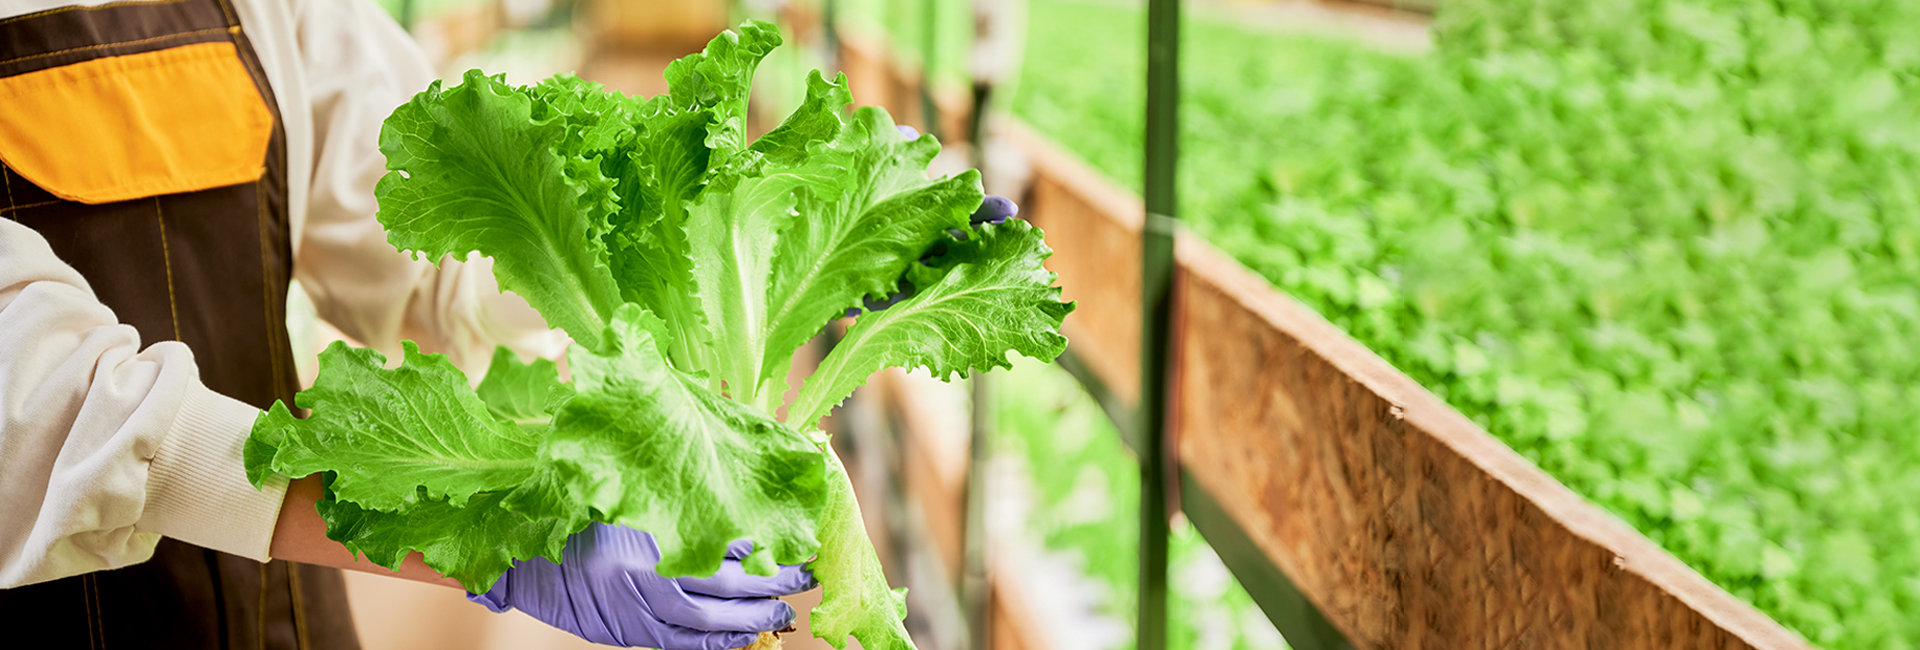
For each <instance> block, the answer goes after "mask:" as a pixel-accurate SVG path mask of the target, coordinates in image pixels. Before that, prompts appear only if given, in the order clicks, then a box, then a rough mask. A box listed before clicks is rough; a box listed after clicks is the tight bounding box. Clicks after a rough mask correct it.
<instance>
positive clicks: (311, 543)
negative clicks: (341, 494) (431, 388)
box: [268, 476, 460, 588]
mask: <svg viewBox="0 0 1920 650" xmlns="http://www.w3.org/2000/svg"><path fill="white" fill-rule="evenodd" d="M320 491H321V488H320V477H319V476H309V477H306V478H303V479H298V480H295V481H293V482H292V483H289V484H288V485H287V500H286V501H285V502H284V503H282V504H281V505H280V521H279V523H277V524H275V525H274V527H273V547H272V549H270V550H269V551H268V553H270V554H272V555H273V557H274V559H278V560H287V561H289V562H300V563H302V564H317V565H320V566H330V567H334V568H339V569H348V570H352V571H363V572H366V573H373V574H378V575H383V576H393V577H399V578H405V579H407V580H416V581H419V582H431V583H434V584H439V585H446V586H449V587H455V588H458V587H459V586H460V583H459V582H458V581H455V580H454V579H453V578H449V577H446V576H443V575H440V572H438V571H434V570H433V569H432V568H429V567H428V566H427V563H426V562H425V561H423V560H422V559H421V558H420V554H419V553H412V554H409V555H408V556H407V559H406V561H405V562H403V563H401V565H400V571H399V572H394V571H392V570H390V569H388V568H386V567H383V566H380V565H378V564H374V563H372V562H368V561H366V560H365V559H355V558H354V554H353V551H349V550H347V547H345V546H341V545H340V543H339V542H336V541H333V540H331V539H327V523H326V522H325V521H324V520H322V519H320V513H319V512H318V511H316V510H314V508H313V504H314V502H316V501H319V500H320Z"/></svg>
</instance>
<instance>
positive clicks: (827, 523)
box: [807, 452, 913, 650]
mask: <svg viewBox="0 0 1920 650" xmlns="http://www.w3.org/2000/svg"><path fill="white" fill-rule="evenodd" d="M829 455H831V452H829ZM829 481H830V482H831V488H830V490H829V493H828V499H829V504H830V505H829V506H828V508H827V516H826V519H825V520H823V521H821V522H820V559H817V560H814V561H813V562H812V563H811V564H808V565H807V569H808V570H810V571H812V572H813V577H814V579H816V580H819V581H820V587H821V593H820V604H819V605H815V606H814V608H813V615H812V616H811V617H810V618H809V619H808V620H807V627H808V628H809V629H810V630H811V631H812V632H813V635H814V636H815V637H818V638H820V639H822V640H825V641H826V642H827V645H831V646H833V647H835V648H845V647H847V636H848V635H853V638H856V639H859V640H860V647H861V648H865V649H868V650H906V649H909V648H912V647H913V639H912V638H910V637H908V636H907V629H906V627H905V626H904V625H902V624H901V621H903V620H905V619H906V617H907V590H905V589H892V588H890V587H888V586H887V575H886V573H885V572H884V571H883V570H882V569H881V567H880V557H879V556H878V555H876V554H875V553H874V550H873V540H871V539H868V538H867V528H866V524H865V523H863V521H864V520H862V519H861V517H860V501H859V500H858V499H855V498H854V494H853V480H852V479H850V478H848V476H847V468H846V466H844V465H842V464H840V459H839V457H837V456H835V457H833V476H832V477H831V478H830V479H829Z"/></svg>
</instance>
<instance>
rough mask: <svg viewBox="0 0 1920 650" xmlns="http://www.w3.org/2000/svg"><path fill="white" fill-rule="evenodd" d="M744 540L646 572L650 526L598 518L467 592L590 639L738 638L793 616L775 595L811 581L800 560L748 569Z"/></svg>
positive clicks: (726, 641)
mask: <svg viewBox="0 0 1920 650" xmlns="http://www.w3.org/2000/svg"><path fill="white" fill-rule="evenodd" d="M752 550H753V544H752V542H748V541H745V540H742V541H739V542H734V543H733V545H732V546H730V547H728V549H727V559H726V560H725V561H724V562H723V563H722V564H721V565H720V571H719V572H717V573H715V574H713V575H712V576H710V577H706V578H663V577H660V574H657V573H654V572H653V566H654V565H655V564H657V563H659V561H660V547H659V546H658V545H657V544H655V543H654V540H653V535H650V534H648V533H644V532H641V531H637V530H633V529H630V528H621V527H619V526H609V525H606V524H599V523H596V524H593V525H592V526H589V527H588V528H587V529H586V530H583V531H580V532H579V533H576V534H574V535H573V537H571V538H569V539H568V540H567V548H566V552H565V554H564V555H563V557H564V558H565V560H564V561H563V562H561V563H560V564H554V563H553V562H550V561H548V560H546V559H544V558H542V559H533V560H528V561H524V562H518V563H515V564H514V567H513V568H512V569H508V570H507V572H506V574H504V575H502V576H500V580H499V581H498V582H495V583H493V588H492V589H489V590H487V593H484V594H468V595H467V600H471V601H473V602H476V603H480V604H482V605H486V606H487V609H490V610H493V611H494V612H504V611H507V610H509V609H518V610H520V611H523V612H526V613H527V615H528V616H532V617H534V618H536V619H539V620H540V621H541V622H543V623H546V624H548V625H552V626H554V627H557V628H560V629H562V630H566V631H568V632H571V633H573V634H574V635H575V636H578V637H580V638H583V639H586V640H588V641H592V642H594V643H604V644H608V645H616V646H626V647H647V648H661V649H662V650H728V649H730V648H744V647H746V646H748V645H751V644H752V643H753V641H754V637H755V636H757V634H758V633H759V632H771V631H774V630H779V629H782V628H785V627H787V626H789V625H792V624H793V619H794V611H793V607H791V606H789V605H787V604H786V603H784V602H780V601H778V600H775V599H774V598H773V597H775V596H785V595H787V594H795V593H799V592H802V591H806V590H808V589H812V588H813V587H814V585H815V584H816V583H815V582H814V580H813V575H812V574H811V573H808V572H807V571H806V570H805V569H803V568H801V567H800V566H799V565H791V566H781V567H780V570H779V571H778V572H776V573H775V574H774V575H773V576H771V577H763V576H756V575H751V574H748V573H747V572H746V571H745V570H744V569H742V568H741V566H740V559H739V558H743V557H746V556H747V554H748V553H750V552H752Z"/></svg>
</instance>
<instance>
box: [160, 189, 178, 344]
mask: <svg viewBox="0 0 1920 650" xmlns="http://www.w3.org/2000/svg"><path fill="white" fill-rule="evenodd" d="M153 218H154V219H157V220H159V221H160V265H161V266H164V267H166V269H167V311H168V312H170V313H172V314H173V340H175V341H184V340H186V339H182V338H180V307H179V306H178V305H176V304H174V301H173V253H172V252H170V251H169V250H168V248H167V217H166V213H164V212H162V211H161V210H160V197H157V196H156V197H153Z"/></svg>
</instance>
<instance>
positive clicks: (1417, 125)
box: [1016, 0, 1920, 648]
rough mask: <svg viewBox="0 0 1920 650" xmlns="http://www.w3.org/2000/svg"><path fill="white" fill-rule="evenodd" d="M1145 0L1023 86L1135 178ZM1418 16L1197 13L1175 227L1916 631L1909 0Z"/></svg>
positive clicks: (1533, 0) (1584, 464)
mask: <svg viewBox="0 0 1920 650" xmlns="http://www.w3.org/2000/svg"><path fill="white" fill-rule="evenodd" d="M1142 20H1143V19H1142V16H1141V14H1140V12H1139V10H1138V8H1137V7H1132V6H1128V5H1118V4H1112V3H1100V4H1094V3H1073V2H1062V1H1060V0H1036V1H1035V2H1034V4H1033V9H1032V17H1031V21H1032V22H1031V24H1032V27H1031V30H1030V37H1029V41H1028V52H1027V57H1026V64H1025V65H1026V69H1025V72H1024V76H1025V78H1026V82H1025V84H1024V86H1023V87H1022V89H1021V96H1020V97H1019V98H1018V99H1017V102H1016V111H1017V112H1018V114H1020V115H1021V116H1022V117H1023V118H1025V119H1026V120H1028V121H1030V122H1031V123H1033V124H1034V125H1035V126H1037V127H1038V128H1039V129H1040V130H1042V131H1043V132H1046V133H1048V134H1050V135H1051V136H1052V137H1054V138H1056V139H1058V140H1060V141H1061V142H1062V143H1064V144H1066V145H1067V146H1068V147H1070V148H1072V149H1074V150H1075V151H1077V152H1079V153H1080V154H1081V155H1083V156H1085V157H1086V158H1088V159H1089V160H1090V161H1091V162H1092V163H1093V164H1095V165H1096V166H1098V167H1099V168H1101V169H1103V170H1105V171H1106V172H1108V173H1109V174H1112V175H1113V176H1114V177H1115V178H1117V179H1119V180H1120V181H1122V182H1124V183H1128V184H1130V185H1133V186H1135V187H1137V186H1138V184H1139V178H1140V162H1139V161H1140V155H1141V154H1140V149H1139V142H1140V133H1141V126H1140V125H1141V113H1142V110H1143V109H1142V108H1141V107H1142V106H1143V102H1142V99H1141V79H1142V72H1143V65H1142V54H1141V52H1142V49H1141V45H1142V44H1141V40H1142V34H1143V31H1144V28H1143V22H1142ZM1434 33H1435V40H1436V42H1437V50H1436V51H1434V52H1432V53H1429V54H1426V55H1422V56H1417V57H1412V56H1395V55H1388V54H1383V53H1380V52H1376V51H1371V50H1369V49H1368V48H1366V47H1363V46H1360V45H1358V44H1354V43H1350V42H1344V41H1339V40H1333V39H1328V38H1320V37H1311V36H1304V35H1299V34H1286V33H1277V32H1270V31H1261V30H1258V29H1249V28H1247V27H1245V26H1241V25H1233V24H1227V23H1225V22H1222V21H1217V20H1208V19H1205V18H1204V17H1200V18H1197V19H1194V20H1191V21H1189V23H1188V26H1187V33H1186V35H1185V36H1186V38H1185V41H1184V44H1183V48H1184V50H1183V57H1184V60H1183V62H1182V65H1183V74H1184V77H1183V82H1184V91H1185V93H1186V94H1185V96H1184V98H1183V103H1182V108H1181V110H1182V113H1181V118H1182V120H1183V123H1182V129H1183V131H1182V135H1181V147H1182V152H1181V153H1182V159H1181V165H1182V169H1181V186H1180V192H1181V197H1180V201H1181V210H1182V216H1183V217H1184V218H1185V219H1187V220H1188V221H1189V222H1190V223H1191V224H1192V225H1193V227H1194V229H1195V230H1196V231H1198V232H1200V233H1202V234H1204V235H1206V236H1207V237H1208V238H1209V239H1211V240H1212V241H1213V242H1214V243H1215V244H1216V245H1219V246H1221V247H1222V248H1224V249H1226V250H1227V251H1228V252H1230V253H1231V254H1233V255H1234V256H1236V257H1237V258H1239V259H1240V260H1241V261H1243V262H1244V263H1246V264H1247V265H1249V266H1250V267H1252V268H1254V269H1255V270H1257V271H1258V272H1260V273H1261V274H1263V275H1265V276H1266V277H1267V278H1268V279H1269V280H1271V281H1272V282H1273V283H1274V284H1275V285H1276V286H1278V287H1279V288H1280V289H1282V290H1284V291H1286V292H1287V293H1289V294H1291V295H1292V296H1294V297H1295V298H1297V299H1299V300H1301V301H1302V302H1304V303H1306V304H1307V305H1309V306H1311V307H1312V308H1313V309H1315V310H1317V311H1318V312H1320V313H1321V314H1322V315H1324V316H1325V317H1326V318H1328V319H1329V320H1331V321H1332V322H1333V323H1335V324H1336V325H1338V326H1340V327H1341V328H1343V329H1344V330H1345V331H1347V332H1348V333H1350V334H1352V335H1353V336H1354V337H1355V338H1357V339H1359V340H1360V341H1362V342H1363V343H1365V344H1367V345H1368V346H1369V347H1371V348H1372V349H1373V350H1375V351H1376V352H1378V353H1379V354H1380V355H1381V356H1383V357H1385V358H1386V359H1387V360H1388V361H1391V362H1392V363H1393V364H1394V365H1395V366H1397V367H1399V368H1400V369H1402V370H1403V371H1405V372H1407V373H1408V374H1410V375H1412V376H1413V377H1414V378H1415V379H1417V380H1419V381H1420V382H1421V383H1422V384H1424V385H1426V386H1427V387H1428V388H1430V389H1432V390H1433V391H1434V392H1435V393H1437V394H1439V395H1440V396H1441V397H1442V398H1444V399H1446V400H1447V401H1448V402H1449V403H1450V404H1452V405H1454V406H1455V407H1457V408H1459V409H1460V410H1461V411H1462V412H1464V413H1466V414H1467V415H1469V416H1470V417H1472V418H1473V419H1474V420H1476V421H1478V422H1479V423H1480V424H1482V425H1483V426H1485V427H1486V428H1487V429H1488V430H1489V431H1491V432H1492V433H1493V434H1494V435H1495V436H1497V437H1499V438H1500V439H1501V440H1503V441H1505V442H1507V443H1508V444H1509V445H1511V446H1513V448H1514V449H1516V450H1518V451H1519V452H1520V453H1522V454H1523V455H1525V456H1526V457H1527V458H1529V459H1531V460H1533V461H1534V462H1536V463H1538V464H1539V465H1540V466H1541V467H1543V468H1544V469H1546V470H1547V471H1548V472H1550V473H1552V474H1553V475H1554V476H1556V477H1557V478H1559V479H1560V480H1561V481H1563V482H1564V483H1566V484H1567V485H1569V486H1571V487H1572V488H1573V489H1574V490H1576V491H1578V492H1580V493H1581V494H1583V495H1585V496H1587V497H1588V498H1590V499H1593V500H1594V501H1596V502H1598V503H1600V504H1601V505H1603V506H1605V507H1607V508H1608V509H1610V510H1611V511H1613V512H1614V513H1617V514H1618V515H1619V516H1621V517H1622V518H1624V519H1625V520H1626V521H1628V522H1629V523H1631V524H1632V525H1634V526H1635V527H1637V528H1638V529H1639V530H1641V531H1643V532H1644V533H1646V534H1647V535H1648V536H1649V537H1651V538H1653V539H1654V540H1655V541H1656V542H1658V543H1660V544H1662V545H1663V546H1665V547H1666V548H1667V549H1668V550H1670V551H1672V552H1673V553H1674V554H1675V555H1678V556H1679V557H1680V558H1681V559H1683V560H1685V561H1686V562H1688V563H1689V564H1690V565H1692V566H1693V567H1695V568H1696V569H1698V570H1699V571H1700V572H1701V573H1703V574H1705V575H1706V576H1707V577H1708V578H1710V579H1711V580H1713V581H1714V582H1715V583H1717V584H1719V585H1721V586H1722V587H1725V588H1726V589H1728V590H1729V591H1731V592H1732V593H1734V594H1736V595H1738V596H1739V597H1741V598H1743V599H1746V600H1748V601H1749V602H1752V603H1753V604H1755V605H1756V606H1758V607H1759V608H1760V609H1761V610H1763V611H1765V612H1767V613H1768V614H1770V615H1771V616H1773V617H1774V618H1776V619H1777V620H1779V621H1781V622H1782V623H1784V624H1786V625H1788V626H1789V627H1791V628H1794V629H1796V630H1798V631H1800V632H1801V633H1803V634H1805V635H1807V636H1808V637H1809V638H1810V639H1812V640H1813V641H1815V642H1816V643H1819V644H1822V645H1825V646H1829V647H1834V648H1912V647H1915V646H1916V645H1917V644H1920V615H1916V612H1920V546H1916V544H1915V543H1914V540H1915V539H1916V537H1920V505H1916V502H1915V495H1920V445H1916V444H1914V443H1915V442H1916V439H1920V436H1916V433H1915V428H1916V425H1920V173H1917V172H1920V102H1916V101H1915V99H1916V92H1915V91H1916V83H1920V77H1916V73H1920V39H1916V38H1915V37H1914V35H1915V34H1920V3H1902V2H1893V1H1873V0H1778V1H1774V2H1758V3H1756V2H1736V1H1732V0H1576V1H1571V2H1569V1H1565V0H1559V1H1548V0H1449V2H1447V3H1446V4H1445V6H1444V7H1443V8H1442V9H1441V12H1440V14H1439V17H1438V21H1437V24H1436V28H1435V32H1434Z"/></svg>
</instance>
